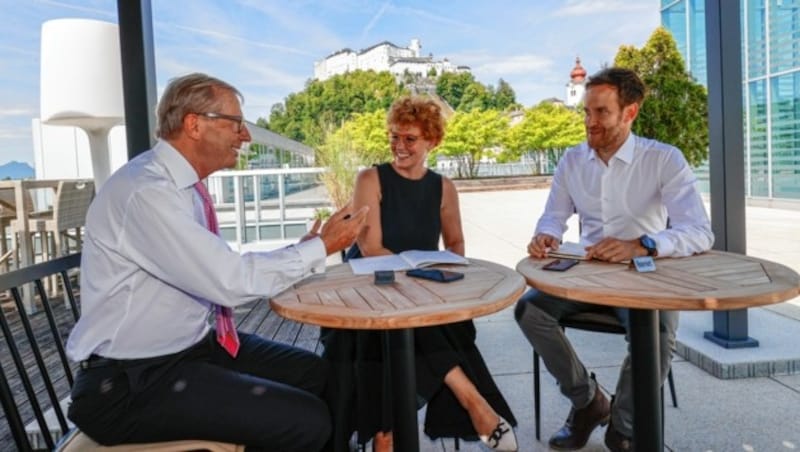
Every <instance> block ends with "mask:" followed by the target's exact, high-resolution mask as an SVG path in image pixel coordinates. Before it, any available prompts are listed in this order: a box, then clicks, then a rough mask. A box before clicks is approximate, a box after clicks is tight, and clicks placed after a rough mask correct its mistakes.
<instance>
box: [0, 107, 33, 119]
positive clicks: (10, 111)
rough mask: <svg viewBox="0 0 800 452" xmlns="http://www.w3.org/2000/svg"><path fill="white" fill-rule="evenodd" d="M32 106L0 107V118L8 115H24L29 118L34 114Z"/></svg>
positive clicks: (8, 116)
mask: <svg viewBox="0 0 800 452" xmlns="http://www.w3.org/2000/svg"><path fill="white" fill-rule="evenodd" d="M36 113H37V112H35V111H34V110H33V109H32V108H28V107H16V108H0V118H10V117H16V116H21V117H26V118H30V117H32V116H34V115H36Z"/></svg>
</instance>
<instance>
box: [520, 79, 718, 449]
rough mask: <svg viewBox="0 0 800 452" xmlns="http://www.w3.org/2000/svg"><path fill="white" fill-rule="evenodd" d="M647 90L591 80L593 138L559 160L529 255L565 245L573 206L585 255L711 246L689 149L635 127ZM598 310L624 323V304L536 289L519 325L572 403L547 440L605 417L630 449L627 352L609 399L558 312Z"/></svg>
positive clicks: (570, 442)
mask: <svg viewBox="0 0 800 452" xmlns="http://www.w3.org/2000/svg"><path fill="white" fill-rule="evenodd" d="M644 95H645V86H644V84H643V83H642V81H641V80H640V79H639V77H638V76H637V75H636V73H634V72H633V71H631V70H628V69H621V68H608V69H604V70H602V71H600V72H599V73H597V74H595V75H594V76H592V77H591V78H590V79H589V82H588V83H587V84H586V97H585V107H584V111H585V119H584V122H585V126H586V135H587V141H586V142H584V143H582V144H580V145H578V146H576V147H575V148H572V149H570V150H568V151H567V152H566V153H565V154H564V157H563V158H562V159H561V161H560V162H559V164H558V168H557V169H556V172H555V175H554V176H553V183H552V187H551V191H550V196H549V198H548V200H547V204H546V206H545V212H544V214H543V215H542V217H541V218H540V219H539V222H538V223H537V225H536V232H535V233H534V236H533V238H532V239H531V242H530V244H529V245H528V253H529V254H530V256H532V257H534V258H539V259H541V258H544V257H546V256H547V253H548V251H550V250H556V249H558V245H559V243H560V242H561V237H562V235H563V234H564V232H565V231H566V221H567V219H568V218H569V217H570V216H571V215H572V214H573V213H575V212H577V214H578V216H579V219H580V225H581V244H582V245H584V246H586V251H587V256H586V257H587V258H588V259H599V260H602V261H608V262H622V261H627V260H630V259H632V258H634V257H638V256H651V257H653V258H655V257H668V256H674V257H678V256H689V255H691V254H694V253H700V252H703V251H706V250H708V249H710V248H711V245H712V244H713V242H714V236H713V234H712V232H711V225H710V222H709V219H708V215H707V213H706V211H705V208H704V206H703V202H702V199H701V197H700V193H699V192H698V190H697V187H696V179H695V177H694V175H693V174H692V171H691V169H690V168H689V165H688V164H687V162H686V159H685V158H684V157H683V154H682V153H681V152H680V150H678V149H677V148H675V147H674V146H670V145H667V144H664V143H660V142H658V141H655V140H651V139H647V138H642V137H638V136H636V135H634V134H633V133H631V127H632V125H633V121H634V120H635V119H636V115H637V114H638V112H639V107H640V105H641V103H642V101H643V100H644ZM668 219H669V226H668V224H667V223H668ZM592 311H613V312H614V313H615V314H616V315H617V317H619V319H620V321H621V322H622V323H623V325H625V326H626V328H627V325H628V322H627V314H628V312H627V310H626V309H616V310H613V309H612V308H609V307H604V306H598V305H592V304H588V303H582V302H576V301H572V300H566V299H561V298H556V297H552V296H549V295H547V294H544V293H541V292H538V291H536V290H530V291H528V292H527V293H526V294H525V295H523V297H522V299H521V300H520V301H519V302H518V303H517V308H516V312H515V314H516V318H517V322H518V323H519V326H520V328H521V329H522V331H523V333H524V334H525V336H526V337H527V338H528V341H530V343H531V345H533V347H534V348H535V349H536V351H537V352H538V353H539V355H540V356H541V357H542V359H543V361H544V363H545V365H546V366H547V368H548V370H549V371H550V372H551V373H552V374H553V376H554V377H555V378H556V380H557V381H558V383H559V387H560V388H561V392H562V393H563V394H564V395H565V396H566V397H568V398H569V399H570V401H571V402H572V410H570V414H569V416H568V418H567V421H566V422H565V424H564V426H563V427H562V428H561V429H560V430H559V431H558V432H556V433H555V434H554V435H553V436H552V437H551V438H550V447H551V448H553V449H556V450H574V449H579V448H581V447H583V446H584V445H585V444H586V442H587V440H588V439H589V436H590V435H591V433H592V431H593V430H594V429H595V428H596V427H597V426H598V425H601V424H605V423H607V422H610V425H609V426H608V429H607V430H606V435H605V443H606V446H608V448H609V449H610V450H612V451H625V450H631V449H632V445H631V439H630V438H631V436H632V428H633V398H632V385H631V367H630V357H629V356H628V357H627V358H626V359H625V362H624V363H623V366H622V369H621V371H620V378H619V382H618V384H617V390H616V394H615V398H614V403H613V406H611V405H610V404H609V401H608V399H607V398H606V397H605V395H603V393H602V391H600V390H599V388H598V386H597V382H596V381H595V380H594V379H593V378H592V377H591V376H590V375H589V372H588V371H587V370H586V367H585V366H584V365H583V363H581V361H580V360H579V359H578V356H577V355H576V354H575V351H574V350H573V348H572V345H571V344H570V343H569V341H568V339H567V337H566V335H565V334H564V332H563V331H562V330H561V328H560V327H559V325H558V321H559V319H561V318H564V317H567V316H570V315H573V314H577V313H579V312H592ZM659 314H660V315H659V318H660V323H661V328H660V337H659V340H660V344H661V350H660V356H661V376H662V381H663V378H666V375H667V373H668V372H669V366H670V362H671V360H672V352H673V350H674V348H675V330H676V329H677V327H678V313H677V312H674V311H661V312H660V313H659Z"/></svg>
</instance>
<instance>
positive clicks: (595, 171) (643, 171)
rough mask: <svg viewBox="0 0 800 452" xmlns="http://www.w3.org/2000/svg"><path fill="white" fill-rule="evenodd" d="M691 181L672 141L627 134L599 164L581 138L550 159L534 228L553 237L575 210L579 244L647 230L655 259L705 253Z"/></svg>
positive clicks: (701, 213)
mask: <svg viewBox="0 0 800 452" xmlns="http://www.w3.org/2000/svg"><path fill="white" fill-rule="evenodd" d="M696 181H697V179H696V178H695V176H694V174H693V173H692V170H691V169H690V168H689V165H688V163H687V162H686V159H685V158H684V157H683V154H682V153H681V152H680V150H678V149H677V148H675V147H673V146H669V145H667V144H664V143H661V142H658V141H655V140H650V139H647V138H642V137H638V136H636V135H634V134H632V133H631V134H630V135H629V136H628V139H627V140H626V141H625V143H624V144H623V145H622V147H620V149H619V150H618V151H617V152H616V153H615V154H614V155H613V156H612V157H611V158H610V159H609V162H608V166H606V164H605V163H604V162H603V160H602V159H600V157H599V156H598V155H597V153H596V152H595V151H594V150H593V149H591V148H589V146H588V144H587V143H586V142H584V143H582V144H580V145H578V146H576V147H574V148H571V149H569V150H568V151H567V152H566V153H565V154H564V156H563V157H562V158H561V161H560V162H559V163H558V168H557V169H556V172H555V175H554V176H553V183H552V187H551V189H550V196H549V197H548V199H547V205H546V206H545V212H544V215H542V217H541V218H540V219H539V222H538V223H537V225H536V233H537V234H538V233H544V234H549V235H552V236H554V237H556V238H558V239H560V238H561V237H562V235H563V234H564V231H566V230H567V224H566V221H567V219H568V218H569V217H570V216H571V215H572V214H573V213H575V212H577V213H578V215H579V217H580V224H581V244H582V245H584V246H588V245H593V244H595V243H597V242H599V241H600V240H601V239H603V238H606V237H613V238H617V239H621V240H630V239H635V238H637V237H640V236H642V235H643V234H647V235H649V236H650V237H652V238H653V239H654V240H655V242H656V245H657V249H658V256H659V257H667V256H689V255H691V254H693V253H698V252H702V251H706V250H708V249H710V248H711V245H712V244H713V243H714V234H713V233H712V232H711V224H710V222H709V220H708V214H707V213H706V210H705V208H704V207H703V201H702V199H701V197H700V192H699V191H698V190H697V184H696ZM667 218H669V222H670V228H669V229H667V228H666V224H667Z"/></svg>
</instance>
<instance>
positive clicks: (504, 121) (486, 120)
mask: <svg viewBox="0 0 800 452" xmlns="http://www.w3.org/2000/svg"><path fill="white" fill-rule="evenodd" d="M507 129H508V117H506V116H505V115H503V114H501V113H500V112H499V111H497V110H478V109H474V110H472V111H468V112H457V113H456V114H455V115H453V117H451V118H450V120H449V121H448V122H447V132H446V133H445V136H444V140H443V141H442V143H441V144H440V145H439V146H438V147H437V148H436V154H435V155H439V154H441V155H444V156H447V157H452V158H454V159H456V161H457V162H458V175H459V177H470V178H473V177H476V176H477V175H478V165H480V162H481V159H482V158H483V157H484V156H486V155H487V153H488V152H490V149H491V148H495V147H497V146H499V145H500V143H501V140H502V137H503V135H504V134H505V132H506V130H507Z"/></svg>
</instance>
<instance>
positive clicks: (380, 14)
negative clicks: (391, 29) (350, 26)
mask: <svg viewBox="0 0 800 452" xmlns="http://www.w3.org/2000/svg"><path fill="white" fill-rule="evenodd" d="M389 5H390V3H389V2H386V3H384V4H383V5H381V9H379V10H378V12H377V13H375V15H374V16H372V19H370V20H369V23H368V24H367V25H366V26H365V27H364V29H363V30H361V38H362V39H363V38H365V37H366V36H367V34H369V32H370V30H372V28H373V27H374V26H375V24H376V23H378V21H379V20H381V17H383V14H384V13H385V12H386V10H387V9H388V8H389Z"/></svg>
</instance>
